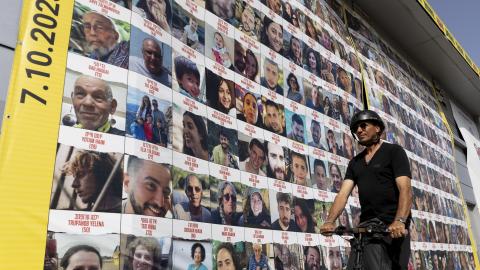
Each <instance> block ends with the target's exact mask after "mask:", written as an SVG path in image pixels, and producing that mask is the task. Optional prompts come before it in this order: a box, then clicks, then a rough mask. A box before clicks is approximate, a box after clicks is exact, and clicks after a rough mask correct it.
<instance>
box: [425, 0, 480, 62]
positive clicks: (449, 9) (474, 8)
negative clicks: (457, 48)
mask: <svg viewBox="0 0 480 270" xmlns="http://www.w3.org/2000/svg"><path fill="white" fill-rule="evenodd" d="M428 3H430V5H431V6H432V7H433V9H434V10H435V11H436V13H437V15H439V16H440V18H441V19H442V21H443V22H444V23H445V24H446V25H447V28H448V29H449V30H450V32H451V33H453V35H454V37H455V38H456V39H457V41H458V42H460V44H461V45H462V47H463V48H464V49H465V50H466V51H467V53H468V55H470V58H472V60H473V61H474V62H475V63H476V64H477V66H480V16H479V12H480V1H479V0H461V1H451V0H428Z"/></svg>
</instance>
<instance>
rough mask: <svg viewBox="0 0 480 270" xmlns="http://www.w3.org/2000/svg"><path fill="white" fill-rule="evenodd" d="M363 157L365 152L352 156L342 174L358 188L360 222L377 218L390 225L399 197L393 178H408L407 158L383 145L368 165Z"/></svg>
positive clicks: (393, 146)
mask: <svg viewBox="0 0 480 270" xmlns="http://www.w3.org/2000/svg"><path fill="white" fill-rule="evenodd" d="M365 155H366V150H364V151H362V152H361V153H359V154H358V155H357V156H355V157H354V158H353V159H352V160H351V161H350V163H349V164H348V168H347V172H346V174H345V179H351V180H353V181H354V182H355V184H356V185H357V186H358V193H359V198H360V206H361V208H362V212H361V215H360V221H361V222H363V221H366V220H369V219H371V218H375V217H377V218H379V219H380V220H382V221H383V222H385V223H387V224H390V223H391V222H393V220H394V219H395V214H396V213H397V208H398V199H399V194H400V193H399V191H398V187H397V184H396V182H395V178H397V177H399V176H408V177H410V178H411V177H412V176H411V172H410V164H409V162H408V157H407V154H406V153H405V150H403V148H402V147H401V146H399V145H397V144H390V143H386V142H383V143H382V145H380V148H379V149H378V150H377V152H376V153H375V154H374V155H373V157H372V159H371V160H370V162H369V163H368V164H367V163H366V162H365Z"/></svg>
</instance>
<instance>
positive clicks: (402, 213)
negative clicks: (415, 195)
mask: <svg viewBox="0 0 480 270" xmlns="http://www.w3.org/2000/svg"><path fill="white" fill-rule="evenodd" d="M395 182H396V184H397V187H398V191H399V192H400V196H399V198H398V209H397V214H396V215H395V218H399V217H401V218H406V217H408V215H409V214H410V209H411V208H412V183H411V180H410V177H408V176H399V177H397V178H396V179H395Z"/></svg>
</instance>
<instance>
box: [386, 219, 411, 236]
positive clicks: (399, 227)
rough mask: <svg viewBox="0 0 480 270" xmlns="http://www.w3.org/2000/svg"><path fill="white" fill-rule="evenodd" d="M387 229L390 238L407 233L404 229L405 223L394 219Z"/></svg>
mask: <svg viewBox="0 0 480 270" xmlns="http://www.w3.org/2000/svg"><path fill="white" fill-rule="evenodd" d="M388 231H389V232H390V236H391V237H392V238H400V237H404V236H406V235H407V234H408V231H407V230H406V229H405V224H404V223H402V222H400V221H398V220H395V221H394V222H393V223H392V224H390V226H388Z"/></svg>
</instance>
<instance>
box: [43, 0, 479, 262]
mask: <svg viewBox="0 0 480 270" xmlns="http://www.w3.org/2000/svg"><path fill="white" fill-rule="evenodd" d="M346 24H347V25H348V27H347V26H345V25H346ZM66 68H67V72H66V76H65V88H64V95H63V104H62V115H61V117H60V119H59V124H60V132H59V139H58V149H57V156H56V164H55V173H54V176H53V180H52V195H51V202H50V208H51V210H50V214H49V225H48V239H47V247H46V252H45V256H46V257H45V269H57V268H56V267H60V266H61V267H63V268H66V264H68V259H69V254H71V251H72V250H73V249H75V248H76V247H78V245H82V244H83V245H89V246H92V247H94V248H95V249H96V250H97V251H98V252H99V254H100V255H101V257H102V259H103V268H104V269H122V270H126V269H137V268H136V266H135V265H136V264H137V263H138V261H139V258H140V257H142V255H141V254H140V253H141V252H142V251H143V257H142V258H143V260H145V261H146V262H147V263H149V264H152V265H154V267H155V268H156V269H170V268H173V269H194V268H197V267H200V268H201V269H227V268H225V267H226V265H230V264H233V265H235V268H236V269H255V267H257V266H259V267H260V268H261V269H285V268H288V269H312V267H313V266H314V265H317V266H320V267H319V269H343V268H345V266H346V262H347V259H348V258H347V255H348V254H349V251H350V246H349V243H348V241H346V240H344V239H343V238H341V237H337V236H334V237H323V236H321V235H320V234H318V232H319V227H320V226H321V225H322V224H323V222H324V221H325V219H326V216H327V213H328V209H329V208H330V206H331V204H332V202H333V199H334V197H335V194H336V192H338V191H339V188H340V185H341V181H342V179H343V177H344V175H345V171H346V167H347V165H348V161H349V160H350V159H351V158H352V157H353V156H354V155H356V154H357V153H359V151H361V149H360V148H359V147H358V145H357V144H356V143H355V141H354V140H353V138H352V136H351V134H350V130H349V124H350V123H349V121H350V118H351V117H352V115H353V114H354V113H355V112H357V111H359V110H361V109H363V106H364V105H363V104H364V102H367V101H368V104H369V108H372V109H373V110H375V111H377V112H379V114H380V115H381V116H382V118H383V119H385V121H386V123H387V128H386V137H385V140H386V141H388V142H392V143H398V144H400V145H402V146H403V147H404V148H405V149H406V150H407V154H408V157H409V159H410V166H411V168H412V178H413V179H412V180H413V191H414V209H413V210H412V217H413V221H414V222H413V223H412V226H411V228H410V230H411V236H412V256H411V258H412V259H411V266H412V269H432V267H433V269H458V267H460V268H461V269H473V266H472V265H471V264H472V263H473V259H472V256H473V255H472V249H471V243H470V239H469V236H468V233H467V224H466V221H465V216H464V212H463V208H462V201H461V199H460V195H459V193H458V188H457V185H456V181H455V175H454V160H453V155H452V146H451V141H450V137H449V135H448V133H447V129H446V127H445V126H444V123H443V122H442V118H441V117H440V115H439V112H438V110H437V106H436V104H435V100H434V96H433V92H432V91H433V89H432V87H431V85H430V83H429V82H428V81H427V80H426V79H425V78H423V77H421V76H420V75H418V74H419V73H418V72H417V71H416V70H415V69H414V68H413V67H412V66H410V64H409V63H408V62H407V61H405V60H404V59H403V58H402V57H401V56H399V54H397V53H396V52H395V51H394V50H393V49H392V48H391V47H390V46H389V45H388V44H386V43H385V42H384V41H383V40H382V38H381V37H380V36H379V35H378V34H377V33H376V32H375V30H373V29H372V28H371V27H370V26H369V25H368V24H367V23H366V22H365V21H364V20H363V19H362V18H361V17H360V16H359V15H357V14H356V13H355V12H353V11H351V10H350V9H348V8H345V7H344V6H342V5H341V4H340V3H338V2H336V1H327V2H324V1H323V0H304V1H303V0H300V1H285V2H282V1H280V0H266V1H258V0H248V1H242V0H206V1H202V0H175V1H170V0H132V2H130V1H127V0H124V1H122V0H117V1H107V0H77V1H75V5H74V12H73V18H72V21H71V35H70V43H69V52H68V61H67V66H66ZM362 71H363V77H362ZM362 79H363V81H364V83H365V85H366V88H367V89H368V91H367V93H364V92H362V84H363V83H362ZM364 97H366V98H367V100H363V98H364ZM359 219H360V205H359V200H358V193H357V191H356V190H354V192H353V194H352V196H351V198H350V199H349V201H348V205H347V208H346V209H345V211H344V212H343V213H342V215H341V217H340V218H339V220H338V221H337V222H338V225H344V226H346V227H347V228H350V227H353V226H355V225H356V224H358V222H359ZM139 246H140V247H142V248H139ZM145 254H147V255H145ZM256 256H257V258H260V259H257V260H255V259H254V258H255V257H256ZM202 265H203V266H202ZM252 267H253V268H252ZM229 269H230V268H229Z"/></svg>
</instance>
